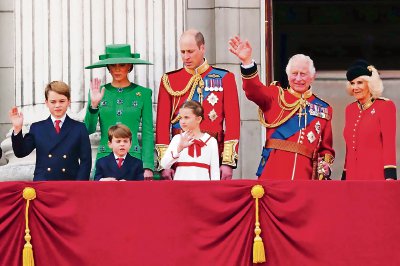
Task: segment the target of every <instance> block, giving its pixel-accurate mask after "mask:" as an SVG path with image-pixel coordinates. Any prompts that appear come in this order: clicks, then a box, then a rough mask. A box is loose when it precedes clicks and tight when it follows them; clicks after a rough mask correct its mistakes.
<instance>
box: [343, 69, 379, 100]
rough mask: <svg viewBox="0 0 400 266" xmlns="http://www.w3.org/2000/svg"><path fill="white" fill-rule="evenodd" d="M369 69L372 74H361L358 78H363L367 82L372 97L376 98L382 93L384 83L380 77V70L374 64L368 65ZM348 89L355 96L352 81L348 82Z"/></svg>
mask: <svg viewBox="0 0 400 266" xmlns="http://www.w3.org/2000/svg"><path fill="white" fill-rule="evenodd" d="M368 69H369V70H370V71H371V73H372V74H371V76H367V75H363V76H359V77H358V78H361V79H362V80H364V81H366V82H367V85H368V90H369V92H370V93H371V95H372V97H373V98H375V99H376V98H378V97H380V96H381V95H382V92H383V83H382V80H381V78H380V77H379V73H378V70H376V68H375V67H374V66H372V65H371V66H368ZM346 90H347V93H348V94H349V95H351V96H353V94H354V93H353V90H352V88H351V83H350V81H347V82H346Z"/></svg>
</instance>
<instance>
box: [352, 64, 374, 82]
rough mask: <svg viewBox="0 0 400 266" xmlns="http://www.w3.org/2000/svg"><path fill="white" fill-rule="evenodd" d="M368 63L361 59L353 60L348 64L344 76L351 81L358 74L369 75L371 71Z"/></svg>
mask: <svg viewBox="0 0 400 266" xmlns="http://www.w3.org/2000/svg"><path fill="white" fill-rule="evenodd" d="M370 66H371V65H370V64H369V63H368V62H367V61H365V60H362V59H359V60H357V61H355V62H354V63H353V64H351V65H350V66H349V68H348V69H347V72H346V78H347V80H348V81H352V80H354V79H356V78H358V77H360V76H371V75H372V71H371V70H370Z"/></svg>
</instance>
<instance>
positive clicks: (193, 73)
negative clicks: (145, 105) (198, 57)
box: [185, 58, 210, 75]
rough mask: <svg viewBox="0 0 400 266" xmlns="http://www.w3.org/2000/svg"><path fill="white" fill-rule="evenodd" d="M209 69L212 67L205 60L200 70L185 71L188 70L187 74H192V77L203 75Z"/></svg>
mask: <svg viewBox="0 0 400 266" xmlns="http://www.w3.org/2000/svg"><path fill="white" fill-rule="evenodd" d="M209 67H210V65H209V64H208V62H207V59H205V58H204V63H203V64H201V65H200V66H199V67H198V68H196V69H189V68H187V67H185V70H186V72H188V73H189V74H192V75H196V74H199V75H201V74H203V73H204V72H206V71H207V69H208V68H209Z"/></svg>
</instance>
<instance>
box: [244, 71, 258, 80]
mask: <svg viewBox="0 0 400 266" xmlns="http://www.w3.org/2000/svg"><path fill="white" fill-rule="evenodd" d="M240 75H241V76H242V78H243V79H252V78H254V77H255V76H257V75H258V70H256V72H254V73H251V74H250V75H245V74H243V73H241V74H240Z"/></svg>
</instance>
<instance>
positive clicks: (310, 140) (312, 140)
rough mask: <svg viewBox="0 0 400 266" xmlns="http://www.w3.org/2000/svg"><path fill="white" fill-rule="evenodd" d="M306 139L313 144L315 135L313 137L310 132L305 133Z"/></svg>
mask: <svg viewBox="0 0 400 266" xmlns="http://www.w3.org/2000/svg"><path fill="white" fill-rule="evenodd" d="M307 139H308V141H309V142H310V143H313V142H314V141H315V139H316V138H315V135H314V133H313V132H312V131H310V132H308V133H307Z"/></svg>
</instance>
